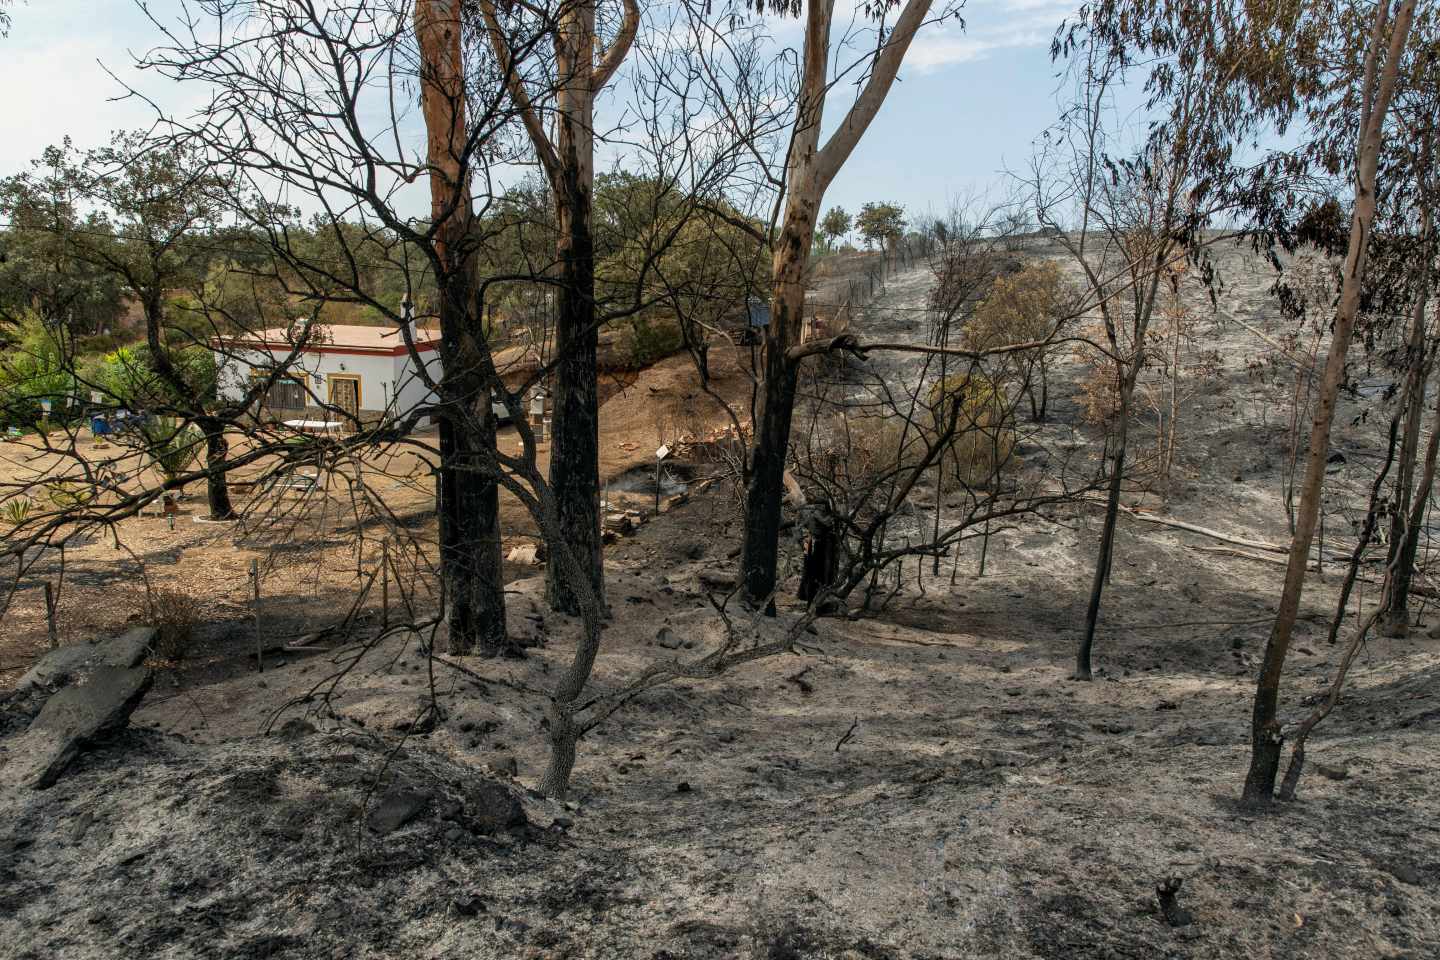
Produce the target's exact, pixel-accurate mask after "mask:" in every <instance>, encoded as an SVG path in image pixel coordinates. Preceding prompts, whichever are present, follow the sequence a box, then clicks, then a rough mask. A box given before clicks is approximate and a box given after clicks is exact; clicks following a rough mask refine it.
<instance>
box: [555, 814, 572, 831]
mask: <svg viewBox="0 0 1440 960" xmlns="http://www.w3.org/2000/svg"><path fill="white" fill-rule="evenodd" d="M550 826H552V827H554V828H555V829H556V830H569V829H570V828H571V827H573V826H575V821H574V820H571V819H570V818H569V817H556V818H555V819H554V820H552V821H550Z"/></svg>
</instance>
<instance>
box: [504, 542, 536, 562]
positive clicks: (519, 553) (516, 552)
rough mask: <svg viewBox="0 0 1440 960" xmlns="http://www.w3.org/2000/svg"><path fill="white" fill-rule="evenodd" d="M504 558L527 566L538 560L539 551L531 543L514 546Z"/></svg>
mask: <svg viewBox="0 0 1440 960" xmlns="http://www.w3.org/2000/svg"><path fill="white" fill-rule="evenodd" d="M505 559H506V560H508V561H509V562H510V563H520V564H524V565H525V566H527V567H533V566H535V565H536V564H538V563H539V562H540V558H539V551H538V550H537V549H536V546H535V544H533V543H527V544H522V545H521V546H518V547H515V548H514V549H513V550H511V551H510V553H509V554H508V555H506V557H505Z"/></svg>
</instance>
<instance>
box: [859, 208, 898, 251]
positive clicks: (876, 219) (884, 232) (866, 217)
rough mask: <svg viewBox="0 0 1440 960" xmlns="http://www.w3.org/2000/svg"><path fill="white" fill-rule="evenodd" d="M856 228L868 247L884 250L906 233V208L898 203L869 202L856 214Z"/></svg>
mask: <svg viewBox="0 0 1440 960" xmlns="http://www.w3.org/2000/svg"><path fill="white" fill-rule="evenodd" d="M855 229H856V230H859V231H860V236H861V237H863V238H864V239H865V245H866V246H867V247H870V248H871V249H875V248H876V247H879V248H880V250H882V251H884V250H885V249H887V248H888V247H891V246H893V245H894V243H895V241H896V240H898V239H899V238H900V237H901V236H903V235H904V234H905V208H904V207H902V206H900V205H899V204H898V203H867V204H865V206H863V207H861V208H860V212H859V213H858V214H856V215H855Z"/></svg>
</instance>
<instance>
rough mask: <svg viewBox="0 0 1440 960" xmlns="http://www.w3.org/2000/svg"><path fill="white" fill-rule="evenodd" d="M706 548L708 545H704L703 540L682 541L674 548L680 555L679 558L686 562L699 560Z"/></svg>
mask: <svg viewBox="0 0 1440 960" xmlns="http://www.w3.org/2000/svg"><path fill="white" fill-rule="evenodd" d="M708 548H709V547H708V544H706V543H705V541H703V540H689V541H684V542H682V543H680V544H679V545H678V546H677V547H676V549H677V550H678V551H679V553H680V556H682V557H684V558H685V559H686V560H699V559H700V558H701V557H703V556H705V551H706V550H707V549H708Z"/></svg>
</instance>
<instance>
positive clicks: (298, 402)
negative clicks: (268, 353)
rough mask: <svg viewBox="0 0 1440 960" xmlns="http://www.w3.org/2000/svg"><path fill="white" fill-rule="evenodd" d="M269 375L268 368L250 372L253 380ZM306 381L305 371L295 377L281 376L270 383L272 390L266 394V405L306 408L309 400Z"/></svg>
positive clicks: (278, 408)
mask: <svg viewBox="0 0 1440 960" xmlns="http://www.w3.org/2000/svg"><path fill="white" fill-rule="evenodd" d="M268 376H270V373H269V372H268V371H266V370H254V371H251V373H250V379H252V380H264V379H265V378H266V377H268ZM305 383H306V378H305V375H304V374H303V373H302V374H299V375H298V376H293V377H280V378H279V379H278V380H276V381H275V382H274V383H272V384H271V385H270V390H269V391H268V392H267V393H266V394H265V401H264V406H265V407H266V408H267V409H270V410H304V409H305V407H306V406H308V401H309V395H308V394H306V392H305Z"/></svg>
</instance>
